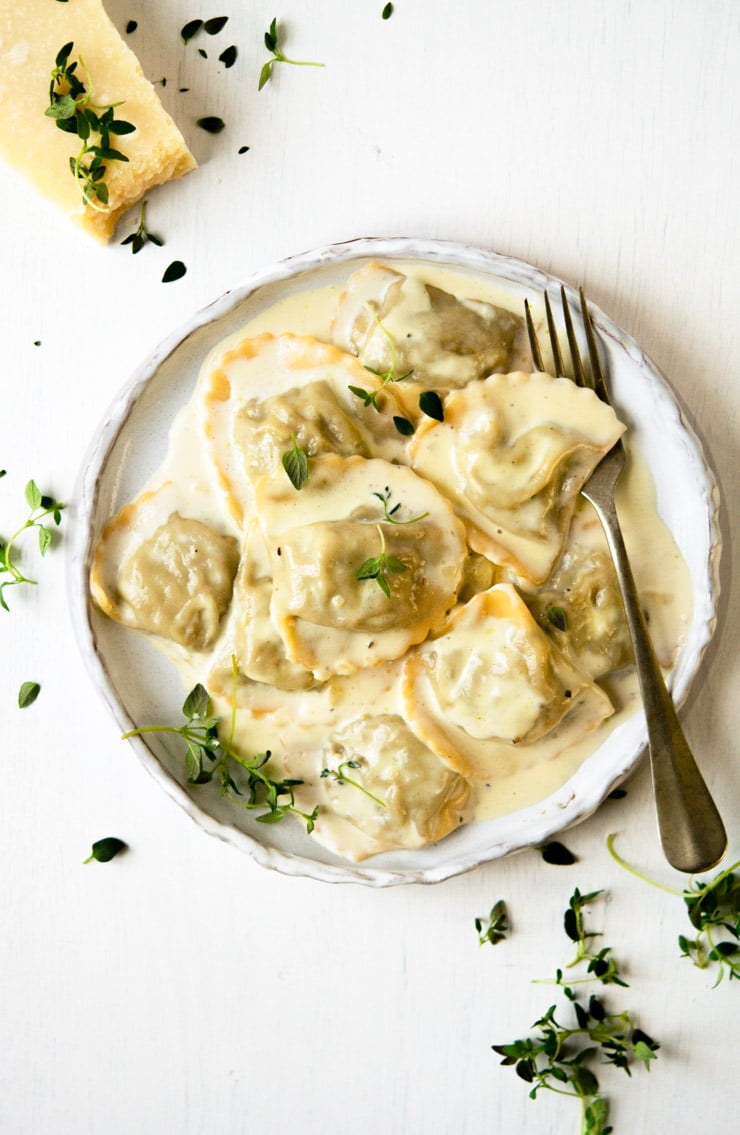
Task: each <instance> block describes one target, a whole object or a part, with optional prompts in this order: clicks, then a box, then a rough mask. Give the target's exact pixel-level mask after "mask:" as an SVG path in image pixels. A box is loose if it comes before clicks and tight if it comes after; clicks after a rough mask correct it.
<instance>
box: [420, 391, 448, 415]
mask: <svg viewBox="0 0 740 1135" xmlns="http://www.w3.org/2000/svg"><path fill="white" fill-rule="evenodd" d="M419 409H420V410H421V412H422V414H426V416H427V417H428V418H434V420H435V421H436V422H443V421H444V420H445V410H444V406H443V405H442V399H441V398H440V396H439V394H437V392H436V390H425V391H424V392H423V393H422V394H420V395H419Z"/></svg>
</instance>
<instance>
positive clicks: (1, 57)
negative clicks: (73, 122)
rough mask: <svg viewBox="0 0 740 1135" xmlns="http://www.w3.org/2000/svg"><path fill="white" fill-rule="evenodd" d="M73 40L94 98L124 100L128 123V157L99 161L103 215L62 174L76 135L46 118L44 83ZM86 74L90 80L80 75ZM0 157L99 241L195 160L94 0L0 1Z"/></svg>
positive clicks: (124, 142) (121, 144)
mask: <svg viewBox="0 0 740 1135" xmlns="http://www.w3.org/2000/svg"><path fill="white" fill-rule="evenodd" d="M70 41H71V42H73V43H74V49H73V51H72V55H71V58H72V59H77V60H80V59H81V60H82V61H84V68H83V67H82V65H81V64H80V65H79V66H78V71H79V73H80V74H81V77H82V80H83V82H84V83H85V85H86V87H87V89H88V91H90V90H91V88H92V91H93V95H92V101H93V102H94V103H95V104H97V105H99V106H110V105H113V104H115V103H122V104H123V105H122V106H121V107H120V109H118V110H117V111H116V115H117V117H118V118H123V119H125V120H126V121H127V122H131V123H133V125H134V126H135V127H136V130H135V132H134V133H133V134H127V135H125V136H123V137H122V138H120V139H116V140H115V141H116V148H117V149H120V150H121V151H122V152H123V153H125V154H126V156H127V157H128V159H129V160H128V162H120V161H110V162H107V163H106V175H105V183H106V185H107V187H108V193H109V204H108V207H107V208H106V210H105V211H104V212H101V211H99V210H98V209H94V208H91V207H90V206H89V205H85V203H84V201H83V199H82V194H81V192H80V188H79V185H78V184H77V182H76V181H75V179H74V177H73V176H72V175H71V173H70V169H69V159H70V157H73V156H76V154H77V153H79V150H80V146H81V142H80V139H79V138H78V137H77V136H76V135H75V134H67V133H65V132H63V131H62V130H58V129H57V127H56V124H55V122H54V120H53V119H51V118H49V117H46V115H45V113H44V112H45V110H46V108H47V106H48V105H49V83H50V78H51V71H52V68H53V66H54V60H55V58H56V55H57V52H58V51H59V49H60V48H61V47H62V46H63V45H64V44H65V43H69V42H70ZM85 72H87V73H88V74H89V81H88V78H87V74H85ZM0 110H1V113H0V154H2V156H3V157H4V158H5V160H6V161H7V162H8V163H9V164H10V165H12V166H14V167H15V168H16V169H17V170H18V171H19V172H20V173H22V174H23V175H24V176H25V177H27V178H28V180H29V181H31V182H32V183H33V185H34V186H35V187H36V189H37V190H38V191H39V192H40V193H42V194H43V196H44V197H46V198H47V199H48V200H50V201H51V202H53V203H54V204H55V205H57V206H58V207H59V208H60V209H62V210H63V211H64V212H65V213H66V214H67V216H68V217H70V219H71V220H73V221H74V222H75V223H77V224H79V225H80V226H81V227H82V228H84V229H85V230H86V231H87V232H89V233H91V234H92V235H93V236H94V237H96V238H97V239H98V240H100V241H103V242H105V241H108V240H110V239H111V238H112V236H113V234H114V232H115V228H116V224H117V222H118V220H119V218H120V217H121V216H122V215H123V213H125V212H126V211H127V210H128V209H130V208H131V207H132V206H133V205H135V204H136V203H137V201H139V200H141V198H142V197H143V196H144V195H145V194H146V193H148V192H149V190H150V189H153V188H154V187H155V186H157V185H161V184H163V183H164V182H166V181H170V180H171V179H172V178H175V177H180V176H181V175H182V174H184V173H188V172H189V171H190V170H192V169H194V168H195V166H196V161H195V158H194V157H193V155H192V154H191V153H190V151H189V150H188V148H187V146H186V144H185V141H184V139H183V137H182V135H181V134H180V131H179V130H178V129H177V127H176V126H175V123H174V122H173V121H172V119H171V118H170V116H169V114H167V112H166V111H165V109H164V107H163V106H162V104H161V103H160V101H159V98H158V97H157V94H156V92H155V90H154V87H153V86H152V84H151V83H150V82H149V80H148V79H147V78H146V77H145V75H144V73H143V71H142V70H141V67H140V66H139V62H138V60H137V58H136V56H135V55H134V53H133V52H132V51H131V49H130V48H129V47H128V46H127V45H126V44H125V43H124V42H123V40H122V39H121V37H120V35H119V34H118V32H117V30H116V28H115V27H114V25H113V24H112V23H111V21H110V19H109V18H108V16H107V14H106V12H105V10H104V9H103V6H102V3H101V0H68V2H67V3H65V4H44V6H43V18H41V16H40V12H39V3H38V0H0Z"/></svg>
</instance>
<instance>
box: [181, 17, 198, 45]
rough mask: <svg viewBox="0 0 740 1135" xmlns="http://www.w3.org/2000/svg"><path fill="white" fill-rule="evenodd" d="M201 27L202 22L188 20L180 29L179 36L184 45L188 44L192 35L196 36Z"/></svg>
mask: <svg viewBox="0 0 740 1135" xmlns="http://www.w3.org/2000/svg"><path fill="white" fill-rule="evenodd" d="M202 27H203V21H202V20H188V22H187V23H186V24H185V26H184V27H183V28H182V29H181V31H180V35H181V36H182V38H183V40H184V41H185V43H188V42H189V41H190V40H191V39H192V38H193V36H194V35H197V33H198V32H199V31H200V29H201V28H202Z"/></svg>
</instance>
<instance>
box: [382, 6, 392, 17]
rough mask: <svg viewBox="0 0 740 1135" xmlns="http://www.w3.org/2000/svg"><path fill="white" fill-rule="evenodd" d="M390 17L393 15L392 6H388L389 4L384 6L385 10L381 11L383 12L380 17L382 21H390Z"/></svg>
mask: <svg viewBox="0 0 740 1135" xmlns="http://www.w3.org/2000/svg"><path fill="white" fill-rule="evenodd" d="M392 15H393V5H392V4H390V3H389V4H386V6H385V8H384V9H383V11H382V12H381V17H382V19H384V20H390V18H391V16H392Z"/></svg>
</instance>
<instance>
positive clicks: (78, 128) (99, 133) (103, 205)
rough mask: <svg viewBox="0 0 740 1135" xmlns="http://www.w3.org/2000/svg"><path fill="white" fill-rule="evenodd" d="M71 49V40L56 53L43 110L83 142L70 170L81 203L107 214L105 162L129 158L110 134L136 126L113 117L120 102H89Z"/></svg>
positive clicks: (88, 86)
mask: <svg viewBox="0 0 740 1135" xmlns="http://www.w3.org/2000/svg"><path fill="white" fill-rule="evenodd" d="M73 50H74V43H73V42H72V41H70V42H69V43H65V44H64V46H63V47H61V48H60V49H59V51H58V52H57V55H56V58H55V60H54V67H53V69H52V72H51V82H50V84H49V105H48V107H47V108H46V110H45V111H44V113H45V115H46V116H47V117H48V118H53V119H54V120H55V123H56V126H57V127H58V129H59V130H63V131H64V132H65V133H67V134H76V135H77V136H78V138H79V139H80V141H81V142H82V146H81V147H80V150H79V153H78V154H77V155H76V156H74V157H70V159H69V168H70V171H71V173H72V176H73V177H74V179H75V181H76V182H77V186H78V188H79V190H80V193H81V194H82V200H83V202H84V204H85V205H87V206H89V207H90V208H91V209H94V210H95V211H96V212H98V213H107V212H108V211H109V209H108V186H107V184H106V182H105V176H106V173H107V171H108V167H107V165H106V164H105V163H106V162H127V161H128V157H127V156H126V154H124V153H122V151H121V150H118V149H116V148H115V147H114V146H111V144H110V137H111V134H112V135H114V136H122V135H124V134H132V133H133V132H134V131H135V130H136V127H135V126H134V125H133V123H131V122H126V121H125V120H124V119H117V118H116V117H115V110H116V107H118V106H120V105H121V103H112V104H110V105H108V106H105V105H101V104H99V103H95V102H93V101H92V100H93V87H92V81H91V79H90V73H89V71H88V70H87V68H86V67H85V63H84V60H83V59H82V56H80V57H79V59H78V60H74V61H73V62H70V57H71V55H72V51H73ZM78 63H79V67H80V69H81V70H82V71H84V72H85V80H86V82H85V83H83V82H82V80H81V79H80V77H79V72H78Z"/></svg>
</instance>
